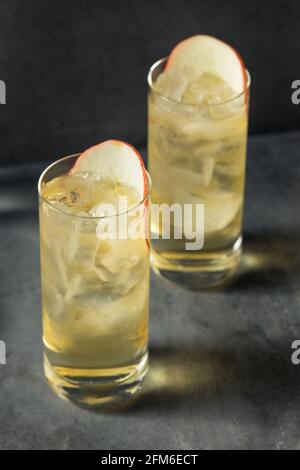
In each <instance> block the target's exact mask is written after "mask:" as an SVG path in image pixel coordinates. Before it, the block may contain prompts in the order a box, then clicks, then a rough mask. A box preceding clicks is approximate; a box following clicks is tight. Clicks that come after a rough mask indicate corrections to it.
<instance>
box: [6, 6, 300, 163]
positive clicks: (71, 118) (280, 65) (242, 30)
mask: <svg viewBox="0 0 300 470" xmlns="http://www.w3.org/2000/svg"><path fill="white" fill-rule="evenodd" d="M299 26H300V2H299V1H298V0H285V1H284V0H273V1H268V2H267V1H262V0H252V1H250V0H247V1H244V0H205V1H204V0H119V1H116V0H109V1H102V0H98V1H97V0H0V79H2V80H5V82H6V85H7V104H6V105H1V106H0V132H1V136H0V156H1V163H2V164H11V163H17V162H20V161H39V160H49V159H54V158H56V157H58V156H62V155H64V154H68V153H72V152H77V151H80V150H82V149H84V148H85V147H87V146H90V145H91V144H94V143H96V142H98V141H101V140H103V139H105V138H108V137H118V138H120V139H124V140H128V141H129V142H131V143H133V144H134V145H137V146H144V145H145V142H146V75H147V70H148V68H149V66H150V65H151V64H152V63H153V62H154V60H156V59H158V58H160V57H162V56H165V55H167V54H168V52H169V51H170V49H171V48H172V47H173V46H174V45H175V44H176V43H177V42H178V41H180V40H181V39H183V38H185V37H187V36H189V35H193V34H197V33H206V34H212V35H215V36H217V37H220V38H223V39H224V40H226V41H227V42H230V43H232V44H233V45H234V46H235V47H236V48H237V49H238V50H239V52H240V53H241V55H242V56H243V57H244V59H245V61H246V64H247V66H248V68H249V70H250V71H251V74H252V80H253V81H252V97H251V98H252V100H251V127H250V130H251V132H254V133H262V132H277V131H284V130H290V129H297V128H299V115H300V106H299V107H297V106H294V105H292V103H291V98H290V97H291V82H292V81H293V80H295V79H297V78H298V79H299V78H300V41H299V36H300V34H299Z"/></svg>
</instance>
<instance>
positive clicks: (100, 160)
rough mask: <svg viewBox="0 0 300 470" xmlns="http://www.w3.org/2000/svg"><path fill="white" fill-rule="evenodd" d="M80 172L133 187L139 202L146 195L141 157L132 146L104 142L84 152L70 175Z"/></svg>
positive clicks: (109, 141)
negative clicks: (86, 172)
mask: <svg viewBox="0 0 300 470" xmlns="http://www.w3.org/2000/svg"><path fill="white" fill-rule="evenodd" d="M81 171H83V172H84V171H88V172H91V173H94V174H95V175H99V176H100V177H101V178H105V179H110V180H116V181H119V182H120V183H123V184H126V185H129V186H132V187H134V188H135V189H136V191H137V193H138V197H139V200H140V201H142V200H143V199H144V198H145V197H146V195H147V193H148V180H147V173H146V170H145V166H144V162H143V160H142V157H141V155H140V154H139V152H138V151H137V150H136V149H135V148H134V147H133V146H132V145H130V144H128V143H126V142H122V141H121V140H115V139H110V140H106V141H105V142H101V143H100V144H98V145H94V146H93V147H90V148H89V149H87V150H85V152H83V153H82V154H81V155H80V156H79V157H78V159H77V160H76V163H75V165H74V166H73V168H72V169H71V170H70V174H74V173H77V172H81Z"/></svg>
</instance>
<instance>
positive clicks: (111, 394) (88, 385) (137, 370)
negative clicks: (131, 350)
mask: <svg viewBox="0 0 300 470" xmlns="http://www.w3.org/2000/svg"><path fill="white" fill-rule="evenodd" d="M147 371H148V353H146V354H144V356H143V357H142V359H141V360H140V361H139V362H138V363H136V364H134V365H130V366H124V367H119V368H114V369H73V368H70V367H61V366H59V367H53V366H52V365H51V364H50V362H49V361H48V359H47V357H46V355H45V356H44V372H45V376H46V378H47V380H48V383H49V385H50V387H51V388H52V389H53V390H54V392H55V393H56V394H57V395H58V396H59V397H60V398H63V399H66V400H68V401H70V402H72V403H75V404H76V405H79V406H81V407H84V408H105V407H111V406H114V405H118V404H120V403H122V402H124V401H126V400H128V399H130V398H131V397H132V396H133V395H134V394H135V393H136V392H137V391H138V390H139V389H140V388H141V386H142V383H143V380H144V378H145V375H146V374H147Z"/></svg>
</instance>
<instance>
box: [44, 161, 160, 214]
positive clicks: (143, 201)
mask: <svg viewBox="0 0 300 470" xmlns="http://www.w3.org/2000/svg"><path fill="white" fill-rule="evenodd" d="M79 155H80V153H74V154H72V155H67V156H65V157H62V158H59V159H58V160H55V161H54V162H53V163H51V164H50V165H48V166H47V167H46V168H45V169H44V170H43V171H42V173H41V175H40V177H39V179H38V184H37V189H38V194H39V197H40V199H41V200H42V201H43V202H45V203H46V204H47V205H48V206H50V207H51V209H53V210H55V211H56V212H58V213H60V214H63V215H66V216H69V217H73V218H75V219H82V220H103V219H110V218H113V217H115V218H116V217H120V216H121V215H125V214H129V213H131V212H133V211H134V210H137V208H138V207H140V206H141V205H143V204H144V205H145V206H146V205H147V202H148V200H149V198H150V194H151V188H152V181H151V177H150V175H149V173H148V171H147V170H146V169H145V172H146V176H147V182H148V184H147V194H145V195H144V197H143V199H141V200H140V201H139V202H138V203H136V204H134V205H133V206H130V207H129V208H128V210H126V211H124V212H118V213H116V214H113V215H102V216H93V215H78V214H70V213H69V212H65V211H64V210H62V209H60V208H58V207H56V206H55V205H53V204H52V203H51V202H50V201H49V200H48V199H46V198H45V197H44V196H43V194H42V183H43V179H44V177H45V175H46V173H47V172H48V171H49V170H50V169H51V168H53V167H54V166H55V165H57V164H58V163H60V162H63V161H65V160H68V159H71V158H74V157H79ZM61 176H63V175H61Z"/></svg>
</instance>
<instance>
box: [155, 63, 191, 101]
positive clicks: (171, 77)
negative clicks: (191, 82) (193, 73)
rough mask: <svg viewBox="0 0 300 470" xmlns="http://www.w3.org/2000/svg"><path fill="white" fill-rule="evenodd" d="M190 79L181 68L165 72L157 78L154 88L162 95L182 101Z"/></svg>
mask: <svg viewBox="0 0 300 470" xmlns="http://www.w3.org/2000/svg"><path fill="white" fill-rule="evenodd" d="M187 85H188V81H187V79H186V78H185V76H184V75H183V73H181V72H180V71H179V70H169V71H166V72H163V73H162V74H160V75H159V77H158V78H157V80H156V82H155V84H154V88H155V90H156V91H158V92H159V93H161V94H162V95H164V96H166V97H167V98H170V99H172V100H174V101H179V102H180V101H181V99H182V96H183V94H184V92H185V89H186V87H187Z"/></svg>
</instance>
